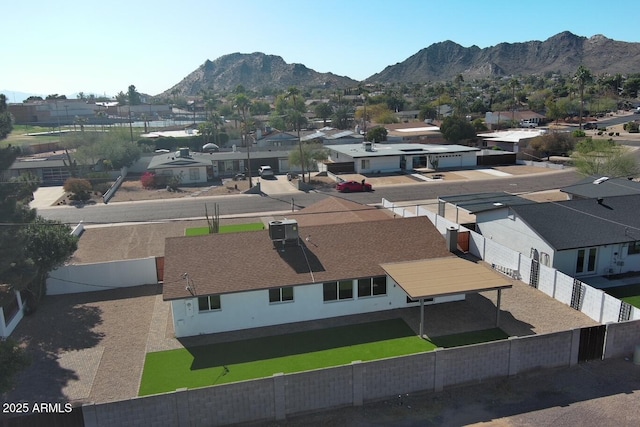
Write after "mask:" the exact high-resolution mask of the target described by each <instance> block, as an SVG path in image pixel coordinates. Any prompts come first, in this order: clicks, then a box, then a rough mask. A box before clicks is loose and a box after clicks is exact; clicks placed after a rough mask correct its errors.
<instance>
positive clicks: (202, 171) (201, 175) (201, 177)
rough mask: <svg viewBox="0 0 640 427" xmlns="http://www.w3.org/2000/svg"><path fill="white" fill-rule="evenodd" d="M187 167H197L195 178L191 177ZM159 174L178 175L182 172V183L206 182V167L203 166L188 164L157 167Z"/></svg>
mask: <svg viewBox="0 0 640 427" xmlns="http://www.w3.org/2000/svg"><path fill="white" fill-rule="evenodd" d="M189 169H197V170H198V177H197V179H191V175H190V173H189ZM156 173H157V174H159V175H168V176H179V175H180V174H182V181H181V182H182V184H194V183H198V182H207V168H206V167H205V166H189V167H184V168H171V169H158V170H157V171H156Z"/></svg>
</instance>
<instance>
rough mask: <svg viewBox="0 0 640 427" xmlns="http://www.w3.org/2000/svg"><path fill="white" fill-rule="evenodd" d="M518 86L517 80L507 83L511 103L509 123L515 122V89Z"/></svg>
mask: <svg viewBox="0 0 640 427" xmlns="http://www.w3.org/2000/svg"><path fill="white" fill-rule="evenodd" d="M518 86H520V82H519V81H518V79H516V78H513V79H511V80H510V81H509V87H510V88H511V102H513V104H512V107H511V121H512V122H515V120H516V119H515V115H516V89H517V88H518Z"/></svg>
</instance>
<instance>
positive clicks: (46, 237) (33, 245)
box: [23, 217, 78, 301]
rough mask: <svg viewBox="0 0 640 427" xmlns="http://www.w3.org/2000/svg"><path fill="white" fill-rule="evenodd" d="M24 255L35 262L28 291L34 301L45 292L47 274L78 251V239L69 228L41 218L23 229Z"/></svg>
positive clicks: (57, 222)
mask: <svg viewBox="0 0 640 427" xmlns="http://www.w3.org/2000/svg"><path fill="white" fill-rule="evenodd" d="M23 233H24V235H25V241H26V243H27V244H26V254H27V256H28V257H29V258H30V259H32V260H33V261H34V262H35V265H36V266H37V269H38V272H37V275H36V277H35V278H34V280H33V282H32V284H31V286H30V290H31V292H32V293H33V294H35V295H34V297H35V299H36V301H39V300H40V298H41V297H42V296H44V294H45V292H46V280H47V276H48V275H49V272H51V271H52V270H54V269H56V268H58V267H60V266H61V265H63V264H64V263H65V262H66V261H67V260H68V259H69V257H70V256H71V255H73V253H74V252H75V251H76V250H77V249H78V238H77V237H76V236H74V235H72V234H71V228H70V227H69V226H68V225H66V224H62V223H61V222H59V221H52V220H47V219H44V218H41V217H38V218H36V220H35V221H34V222H32V223H30V224H29V225H27V226H26V227H25V228H24V229H23Z"/></svg>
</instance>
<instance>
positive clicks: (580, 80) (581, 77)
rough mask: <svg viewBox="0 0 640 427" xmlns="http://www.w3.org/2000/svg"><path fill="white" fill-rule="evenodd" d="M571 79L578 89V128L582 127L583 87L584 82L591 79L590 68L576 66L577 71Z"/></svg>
mask: <svg viewBox="0 0 640 427" xmlns="http://www.w3.org/2000/svg"><path fill="white" fill-rule="evenodd" d="M573 81H574V82H576V84H577V85H578V90H579V91H580V115H579V117H580V119H579V128H580V129H582V115H583V114H584V87H585V85H586V84H588V83H591V82H592V81H593V75H592V74H591V70H589V69H588V68H586V67H585V66H584V65H580V66H579V67H578V71H576V74H575V75H574V76H573Z"/></svg>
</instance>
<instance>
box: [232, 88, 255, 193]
mask: <svg viewBox="0 0 640 427" xmlns="http://www.w3.org/2000/svg"><path fill="white" fill-rule="evenodd" d="M234 102H235V103H234V108H236V110H237V111H238V115H239V116H240V120H242V130H241V133H242V143H243V144H244V145H245V147H247V173H248V175H249V188H251V187H253V180H252V179H251V145H250V143H249V138H248V136H247V126H248V123H247V111H248V110H249V107H250V106H251V100H250V99H249V98H248V97H247V95H245V94H244V93H238V94H237V95H236V96H235V98H234Z"/></svg>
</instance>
